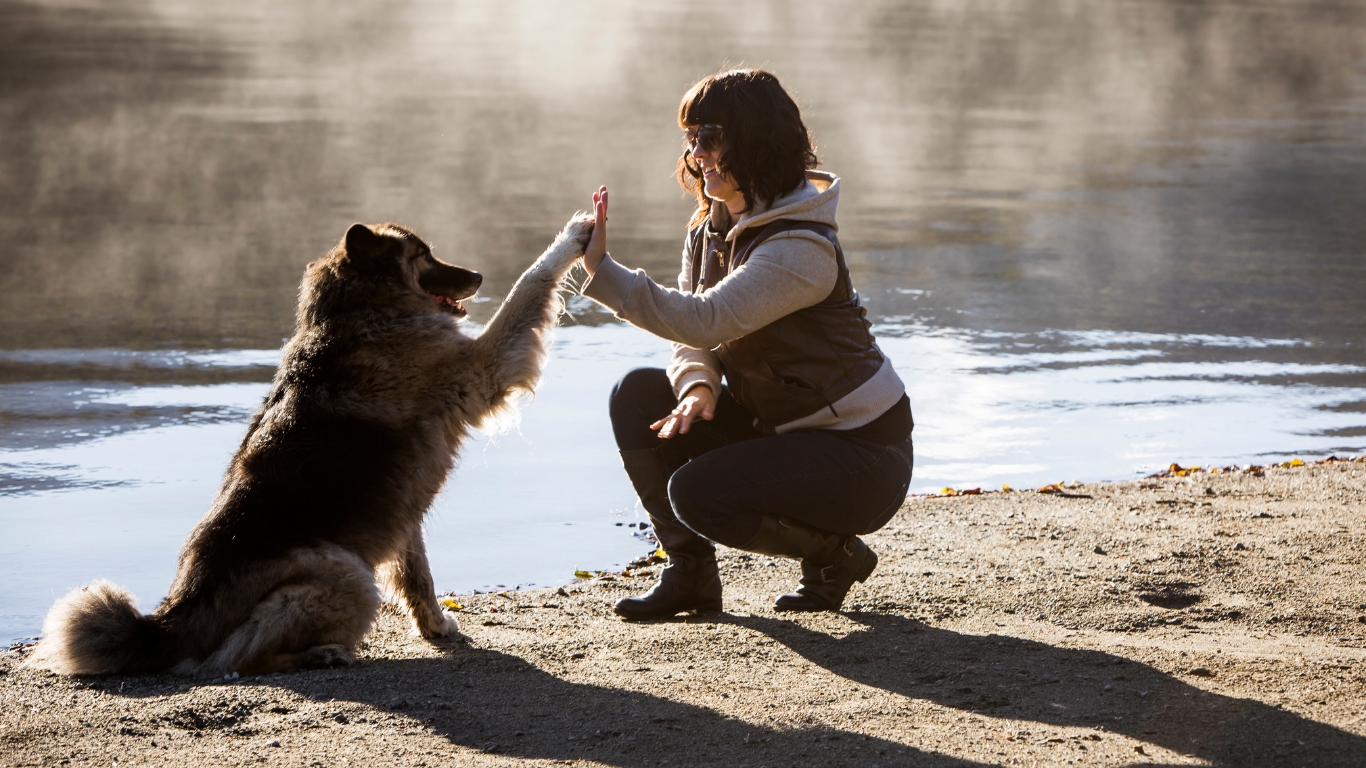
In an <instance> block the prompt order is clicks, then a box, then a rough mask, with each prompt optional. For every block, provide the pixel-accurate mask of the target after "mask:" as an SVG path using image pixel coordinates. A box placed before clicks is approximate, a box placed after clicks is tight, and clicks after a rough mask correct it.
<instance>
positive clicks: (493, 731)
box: [120, 612, 1366, 768]
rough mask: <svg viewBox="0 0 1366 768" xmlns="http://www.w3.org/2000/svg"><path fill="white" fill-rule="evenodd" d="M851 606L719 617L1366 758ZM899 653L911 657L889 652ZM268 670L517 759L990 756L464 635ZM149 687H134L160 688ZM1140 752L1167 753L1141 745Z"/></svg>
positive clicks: (889, 668) (1176, 736)
mask: <svg viewBox="0 0 1366 768" xmlns="http://www.w3.org/2000/svg"><path fill="white" fill-rule="evenodd" d="M845 616H846V617H847V618H849V619H850V620H851V621H852V622H854V623H855V624H856V625H858V626H857V628H856V629H855V630H854V631H852V632H849V633H848V634H846V635H844V636H843V637H833V636H831V635H829V634H827V633H825V632H820V631H816V630H812V629H807V628H805V627H802V626H801V625H799V624H796V623H793V622H791V621H787V620H783V619H777V618H771V617H761V616H749V617H738V616H728V615H723V616H721V617H719V618H718V619H716V620H717V621H719V622H724V623H731V624H735V625H737V626H742V627H746V628H748V629H750V630H753V631H755V632H758V633H762V634H764V635H767V636H768V637H771V638H773V639H774V640H775V641H776V642H778V643H781V644H782V645H784V646H786V647H787V648H790V649H791V650H792V651H793V652H795V653H796V654H798V655H800V656H802V657H803V658H805V659H807V660H809V661H810V662H812V663H813V664H816V665H818V666H820V667H822V668H824V669H826V670H829V671H830V672H832V673H834V674H836V675H839V676H841V677H843V678H845V679H847V680H850V681H853V682H856V683H860V684H862V685H866V686H871V687H875V688H879V689H882V690H885V691H887V692H889V693H892V694H896V695H899V696H904V697H906V698H908V699H912V700H920V701H925V702H932V703H934V704H936V705H939V706H943V707H948V708H953V709H957V710H960V711H965V712H973V713H975V714H977V715H979V716H983V717H990V718H1000V719H1002V720H1011V721H1017V722H1018V721H1026V722H1034V723H1038V724H1040V725H1041V726H1051V727H1062V726H1073V727H1075V726H1086V727H1090V728H1094V729H1099V730H1103V731H1107V732H1109V733H1113V734H1117V735H1123V736H1126V737H1129V738H1132V739H1135V740H1137V741H1141V742H1144V743H1147V744H1151V745H1155V746H1159V747H1163V748H1165V749H1169V750H1172V751H1174V752H1177V753H1178V754H1182V755H1188V756H1192V757H1197V758H1201V759H1203V760H1205V761H1208V763H1210V764H1212V765H1215V766H1269V765H1277V766H1280V765H1286V766H1289V765H1295V766H1320V767H1321V766H1360V765H1362V764H1363V760H1366V739H1364V738H1362V737H1360V736H1357V735H1354V734H1351V733H1348V732H1346V731H1343V730H1341V729H1338V728H1335V727H1333V726H1330V725H1327V724H1324V723H1320V722H1316V721H1313V720H1309V719H1305V718H1303V717H1300V716H1298V715H1296V714H1293V713H1290V712H1286V711H1283V710H1281V709H1278V708H1276V707H1272V706H1268V705H1266V704H1263V703H1261V702H1259V701H1255V700H1251V699H1239V698H1233V697H1229V696H1222V695H1219V694H1215V693H1210V692H1208V691H1204V690H1201V689H1200V688H1197V687H1195V686H1192V685H1189V684H1187V683H1185V682H1182V681H1181V680H1179V679H1177V678H1174V677H1172V676H1170V675H1168V674H1165V673H1163V672H1161V671H1159V670H1157V669H1155V668H1153V667H1151V666H1148V665H1146V664H1143V663H1140V662H1136V661H1133V660H1130V659H1127V658H1124V657H1121V656H1116V655H1113V654H1109V653H1105V652H1102V651H1095V650H1085V649H1075V648H1060V647H1056V646H1051V645H1047V644H1045V643H1039V642H1034V641H1030V640H1022V639H1018V638H1013V637H1006V636H999V635H983V636H979V635H967V634H960V633H957V632H952V631H949V630H944V629H936V628H934V627H929V626H926V625H924V624H921V623H919V622H917V621H914V620H911V619H907V618H904V617H900V616H895V615H888V614H877V613H860V612H854V613H847V614H845ZM698 650H699V652H705V649H702V648H699V649H698ZM889 658H890V659H893V660H896V661H899V662H900V663H896V664H887V663H885V661H886V659H889ZM638 671H639V672H641V673H643V674H647V673H649V672H650V670H648V669H644V668H642V669H641V670H638ZM260 682H262V683H266V684H271V685H275V686H278V687H279V688H281V689H285V690H291V691H294V692H296V693H298V694H299V695H301V696H304V697H306V698H309V699H312V700H314V701H318V702H324V703H330V702H333V701H335V702H354V703H358V704H364V705H368V706H370V707H373V708H375V709H377V710H380V711H385V712H392V713H394V714H396V715H402V716H405V717H410V718H413V719H415V720H417V721H420V722H422V723H423V724H424V725H425V727H426V728H428V729H429V730H430V731H431V732H432V733H434V734H436V735H438V736H441V737H443V738H445V739H446V740H448V741H449V742H450V743H451V744H452V745H458V746H462V747H467V748H470V749H475V750H480V751H485V752H490V753H496V754H501V755H507V756H511V757H518V758H527V759H550V760H576V759H591V760H595V761H598V762H601V763H604V764H608V765H615V766H632V767H634V766H647V765H649V766H658V765H661V764H662V763H663V761H666V760H667V761H668V764H669V765H721V764H724V765H755V766H758V765H813V766H838V765H857V766H871V765H884V766H890V765H915V766H945V767H947V766H953V767H955V768H968V767H969V766H983V765H987V763H980V762H976V761H973V760H966V759H960V758H955V757H951V756H948V755H943V754H939V753H935V752H929V751H925V750H921V749H917V748H915V747H911V746H907V745H905V744H902V743H898V742H896V741H890V740H885V739H878V738H872V737H868V736H864V735H862V734H860V733H857V732H853V731H847V730H842V729H839V728H835V727H831V726H829V725H827V724H824V723H820V722H818V721H816V719H815V718H814V717H813V718H812V719H811V721H810V724H809V725H805V726H799V727H786V728H782V727H776V726H766V725H763V724H759V723H753V722H747V721H745V720H740V719H737V718H734V717H730V716H728V715H726V714H723V713H721V712H718V711H716V710H713V709H710V708H708V707H706V706H701V705H695V704H688V703H683V702H680V701H677V700H674V699H672V698H669V697H668V692H667V690H666V689H667V688H668V687H671V686H675V685H677V686H686V685H687V684H688V681H687V680H686V679H677V678H674V679H664V678H656V680H655V683H656V685H657V686H658V687H659V688H660V689H661V695H655V694H650V693H643V692H638V691H632V690H625V689H620V688H612V687H608V686H604V685H596V684H591V683H574V682H569V681H566V680H563V679H561V678H559V677H556V676H555V675H553V674H551V673H548V672H546V671H544V670H541V669H540V668H538V667H536V666H535V665H533V664H532V663H530V662H528V661H527V660H525V659H523V658H521V657H519V656H515V655H512V654H508V653H504V652H500V651H494V650H488V649H482V648H475V647H471V646H467V645H464V644H463V643H456V644H451V645H449V646H447V647H446V649H445V653H444V654H443V655H442V656H441V657H439V658H430V659H403V660H381V661H372V662H363V663H361V664H359V665H357V666H355V667H352V668H350V669H346V670H337V671H332V672H311V673H303V674H298V675H287V676H284V677H280V678H264V679H261V680H260ZM1107 687H1108V690H1107ZM138 688H141V686H137V687H136V688H135V689H133V690H130V691H128V692H127V693H125V694H123V695H125V696H131V697H134V698H137V697H141V696H144V695H148V694H150V693H151V691H145V692H144V691H139V690H137V689H138ZM120 690H122V686H120ZM723 695H724V694H723ZM781 714H782V715H783V717H781V718H779V719H780V720H781V721H786V722H790V718H789V717H788V716H789V715H790V714H791V713H790V712H782V713H781ZM1140 763H1141V764H1143V765H1154V763H1152V762H1149V761H1147V760H1142V759H1138V758H1136V761H1135V764H1140Z"/></svg>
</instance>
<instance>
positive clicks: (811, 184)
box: [583, 171, 905, 432]
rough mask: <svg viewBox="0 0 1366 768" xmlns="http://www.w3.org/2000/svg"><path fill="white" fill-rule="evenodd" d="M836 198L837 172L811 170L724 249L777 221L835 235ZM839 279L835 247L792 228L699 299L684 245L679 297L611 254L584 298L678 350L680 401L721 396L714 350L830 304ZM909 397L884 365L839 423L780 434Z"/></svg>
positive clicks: (722, 214)
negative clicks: (819, 227) (698, 389)
mask: <svg viewBox="0 0 1366 768" xmlns="http://www.w3.org/2000/svg"><path fill="white" fill-rule="evenodd" d="M839 190H840V187H839V178H838V177H836V176H835V175H834V174H830V173H824V172H821V171H808V172H807V182H806V184H804V185H803V186H801V187H799V188H797V189H796V190H794V191H793V192H791V193H789V194H787V195H785V196H783V197H781V198H779V199H778V200H776V201H774V203H773V204H772V205H770V206H760V205H756V206H755V208H754V210H752V211H750V212H749V213H747V214H745V215H743V216H741V217H740V219H739V221H736V222H735V223H734V225H733V226H732V227H731V229H730V231H729V232H727V233H726V241H727V242H729V243H731V245H732V247H733V246H734V243H735V238H736V237H737V236H738V235H739V234H740V233H741V232H743V231H744V230H746V229H748V228H750V227H756V226H758V227H762V226H763V225H765V224H767V223H769V222H771V221H774V220H775V219H790V220H795V221H813V222H818V223H820V224H826V225H829V226H830V227H832V228H834V229H835V230H836V231H838V230H839V224H838V223H837V222H836V221H835V208H836V206H837V205H838V204H839ZM712 217H713V221H717V222H720V221H728V220H729V219H730V215H729V212H728V211H726V209H725V206H724V205H722V204H721V203H712ZM838 276H839V266H838V264H837V263H836V261H835V248H834V246H833V245H831V243H830V241H829V240H826V239H825V238H823V237H821V236H820V235H817V234H816V233H814V232H809V231H805V230H790V231H787V232H782V233H779V234H777V235H774V236H773V237H771V238H769V239H767V240H765V241H764V242H762V243H760V244H759V246H758V247H757V248H755V249H754V251H753V252H752V253H751V254H750V256H749V259H748V260H746V261H745V263H744V264H742V265H741V266H740V268H739V269H736V270H735V271H734V272H732V273H730V274H729V275H727V276H726V277H725V278H724V279H722V280H721V281H720V282H718V283H717V284H716V285H714V286H712V287H711V288H710V289H709V290H706V291H704V292H703V293H701V294H693V293H692V259H691V257H690V256H689V254H688V249H687V244H686V241H685V243H684V248H683V268H682V270H681V271H680V272H679V275H678V288H679V290H672V289H669V288H665V287H663V286H661V285H659V284H657V283H655V282H654V281H653V280H651V279H650V278H649V276H647V275H646V274H645V271H644V270H639V269H637V270H630V269H627V268H626V267H623V266H621V265H620V264H618V263H616V262H615V261H613V260H612V258H611V257H610V256H608V257H606V258H604V259H603V260H602V264H600V265H599V266H598V269H597V272H596V273H595V274H594V275H593V277H592V278H591V279H590V280H589V281H588V282H587V283H586V284H585V285H584V287H583V295H585V296H587V297H589V298H590V299H593V300H595V301H597V302H599V303H601V304H602V305H604V306H606V307H607V308H609V309H611V310H612V311H613V312H615V313H616V316H617V317H619V318H621V319H622V320H625V321H626V322H628V323H631V324H632V325H634V326H637V327H639V328H643V329H645V330H647V331H649V332H650V333H653V334H655V335H656V336H660V337H662V338H665V339H668V340H669V341H672V342H673V343H674V344H673V358H672V359H671V361H670V363H669V370H668V373H669V381H671V382H672V383H673V387H674V393H675V394H676V395H678V396H679V397H682V395H683V393H685V392H687V391H688V390H689V389H691V388H693V387H694V386H697V385H698V384H705V385H707V386H708V387H710V388H711V389H712V391H713V392H720V390H721V363H720V361H719V360H718V359H717V357H716V355H715V354H714V353H713V352H712V351H711V350H713V349H715V348H716V347H717V346H719V345H721V344H722V343H723V342H727V341H731V340H732V339H738V338H740V337H741V336H744V335H746V334H748V333H751V332H753V331H757V330H758V329H760V328H763V327H764V326H766V325H768V324H769V323H771V322H773V321H774V320H777V319H779V318H781V317H785V316H786V315H789V314H791V313H793V312H796V311H797V310H800V309H805V308H806V307H809V306H812V305H814V304H818V303H820V302H821V301H824V300H825V298H826V297H827V296H829V295H830V291H832V290H833V289H834V287H835V280H836V278H837V277H838ZM904 393H905V386H904V385H903V384H902V383H901V380H900V379H899V378H898V377H897V376H896V372H895V371H894V370H893V369H892V366H891V362H890V361H887V362H886V363H885V364H884V366H883V371H881V372H879V373H878V375H877V376H875V377H874V378H873V379H872V380H871V381H869V382H868V384H866V385H865V386H863V387H860V388H859V389H858V390H856V391H855V392H854V394H853V395H850V396H849V397H850V398H854V399H853V400H851V401H850V402H848V403H845V407H841V405H840V403H836V404H835V405H836V410H837V411H838V412H839V414H840V416H839V417H834V416H832V415H831V413H830V412H829V411H822V412H821V413H820V414H813V416H815V417H816V418H815V421H813V422H812V423H810V424H807V423H806V422H807V421H808V419H800V420H799V421H800V422H802V423H800V424H798V423H793V424H787V425H783V426H782V427H780V428H779V429H778V431H779V432H786V431H790V430H791V429H799V428H814V427H819V428H825V429H853V428H855V427H859V426H862V425H863V424H866V423H868V422H869V421H872V420H873V419H875V418H877V417H878V416H880V415H882V413H883V412H885V411H886V410H887V409H888V408H890V407H891V406H892V405H893V404H895V403H896V401H898V400H900V399H901V396H902V395H903V394H904ZM855 395H857V396H858V397H855ZM845 399H849V398H845ZM842 402H843V401H842ZM817 422H819V423H817Z"/></svg>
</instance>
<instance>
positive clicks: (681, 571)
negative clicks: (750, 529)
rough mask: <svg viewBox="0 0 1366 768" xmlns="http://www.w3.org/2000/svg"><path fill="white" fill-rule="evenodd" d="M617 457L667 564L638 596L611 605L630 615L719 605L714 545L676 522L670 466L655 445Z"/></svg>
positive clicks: (707, 609)
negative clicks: (648, 518) (667, 557)
mask: <svg viewBox="0 0 1366 768" xmlns="http://www.w3.org/2000/svg"><path fill="white" fill-rule="evenodd" d="M621 463H622V465H624V466H625V467H626V474H627V475H628V476H629V477H630V478H631V484H632V485H634V486H635V489H636V493H637V494H639V495H640V503H641V505H642V506H644V507H645V511H646V512H647V513H649V515H650V524H651V525H653V526H654V530H655V537H656V538H657V539H659V546H661V547H663V549H664V552H665V554H667V555H668V556H669V565H668V566H667V567H666V568H665V569H664V570H663V571H662V572H661V573H660V574H659V583H657V584H655V586H654V588H653V589H651V590H650V591H649V592H646V593H645V594H643V595H641V596H640V597H628V598H624V599H622V600H618V601H617V604H616V607H615V608H613V610H615V611H616V612H617V614H618V615H619V616H623V617H625V618H627V619H634V620H640V619H667V618H669V617H671V616H674V615H676V614H679V613H684V612H687V611H701V612H712V613H714V612H717V611H720V610H721V574H720V572H719V571H718V570H717V568H716V548H715V547H714V546H713V545H712V543H711V542H710V541H707V540H706V539H704V538H702V537H701V536H698V535H697V534H696V533H694V532H693V530H692V529H691V528H688V527H687V526H686V525H684V524H682V523H680V522H678V518H676V517H674V512H673V507H672V506H671V505H670V504H669V476H670V475H672V474H673V472H672V470H673V469H676V467H671V466H669V464H668V463H667V461H666V459H665V457H664V456H662V455H661V454H660V452H659V449H658V448H647V449H644V450H638V451H622V452H621Z"/></svg>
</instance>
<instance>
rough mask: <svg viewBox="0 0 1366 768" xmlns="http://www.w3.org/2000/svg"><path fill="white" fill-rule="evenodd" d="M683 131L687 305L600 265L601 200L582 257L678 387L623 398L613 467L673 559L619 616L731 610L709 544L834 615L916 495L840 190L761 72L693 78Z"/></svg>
mask: <svg viewBox="0 0 1366 768" xmlns="http://www.w3.org/2000/svg"><path fill="white" fill-rule="evenodd" d="M678 123H679V127H681V128H682V129H683V130H684V131H685V134H684V135H685V139H684V142H685V146H684V150H683V155H682V157H680V158H679V161H678V180H679V183H680V184H682V185H683V187H684V188H685V189H688V190H690V191H692V192H693V193H694V194H696V196H697V201H698V209H697V212H696V213H695V214H694V215H693V219H692V222H691V225H690V228H689V231H688V237H687V240H686V244H685V246H684V249H683V270H682V272H681V273H680V275H679V278H678V290H676V291H675V290H671V289H668V288H664V287H661V286H659V285H657V284H655V283H654V282H653V281H652V280H650V278H649V277H647V276H646V275H645V273H644V272H643V271H641V270H635V271H632V270H629V269H627V268H625V267H623V266H621V265H620V264H618V263H617V262H616V261H614V260H613V259H612V258H611V257H610V256H609V255H608V254H607V188H606V187H603V188H601V189H599V190H598V192H597V193H596V194H594V195H593V203H594V212H595V215H596V226H595V228H594V231H593V237H592V240H591V241H590V242H589V245H588V249H587V252H586V253H585V254H584V257H583V258H584V266H585V267H586V268H587V270H588V272H589V279H588V281H587V283H586V284H585V285H584V288H583V293H584V295H585V296H588V297H589V298H592V299H594V300H596V301H598V302H600V303H601V304H603V305H605V306H607V307H608V308H610V309H611V310H612V311H614V312H615V313H616V314H617V316H618V317H620V318H622V319H623V320H626V321H627V322H630V323H631V324H633V325H636V326H638V327H640V328H643V329H645V330H647V331H650V332H651V333H654V334H656V335H658V336H662V337H664V338H666V339H669V340H670V341H672V342H673V343H674V344H673V357H672V360H671V361H670V364H669V367H668V370H667V371H665V370H660V369H658V368H640V369H636V370H634V371H631V372H630V373H628V374H626V376H625V377H624V378H622V380H621V381H620V382H619V383H618V384H617V386H616V388H615V389H613V391H612V398H611V408H610V410H611V417H612V430H613V432H614V433H615V436H616V440H617V447H618V448H619V449H620V450H621V460H622V463H623V464H624V465H625V467H626V473H627V475H629V476H630V478H631V483H632V484H633V485H634V486H635V489H636V492H637V493H638V494H639V495H640V500H641V503H642V504H643V505H644V507H645V510H646V512H648V513H649V515H650V521H651V523H652V524H653V525H654V530H655V535H656V536H657V537H658V538H659V543H660V545H661V546H662V547H663V548H664V550H665V551H666V552H667V553H668V556H669V565H668V567H666V568H665V569H664V571H663V573H662V574H661V575H660V580H659V583H658V584H656V585H655V586H654V588H653V589H651V590H650V592H649V593H647V594H645V595H643V596H641V597H635V598H627V599H624V600H621V601H620V602H618V603H617V605H616V612H617V613H618V614H620V615H622V616H624V617H626V618H628V619H652V618H665V617H669V616H673V615H675V614H677V613H682V612H685V611H719V610H721V581H720V576H719V574H718V572H717V567H716V555H715V550H714V548H713V542H718V543H721V544H724V545H726V546H729V547H734V548H736V549H742V550H746V551H749V552H757V553H759V554H765V555H774V556H782V557H789V558H793V559H797V560H800V561H801V573H802V575H801V584H800V586H799V587H798V588H797V590H796V592H795V594H787V595H783V596H781V597H779V598H778V600H777V603H776V607H777V609H778V610H790V611H833V610H838V609H839V607H840V605H841V604H842V603H843V601H844V597H845V595H846V594H847V593H848V592H849V589H850V588H851V587H852V586H853V584H854V582H855V581H863V580H865V579H867V578H868V575H869V574H871V573H872V571H873V568H874V567H875V566H876V565H877V555H875V554H874V553H873V551H872V550H870V549H869V548H868V546H867V545H865V544H864V543H863V542H862V541H860V540H859V538H858V536H859V535H861V534H866V533H871V532H873V531H875V530H877V529H878V528H881V527H882V526H883V525H885V524H886V523H887V521H888V520H889V519H891V517H892V515H894V514H895V513H896V511H897V509H899V508H900V506H901V503H902V501H904V500H905V498H906V491H907V488H908V487H909V485H910V480H911V467H912V453H911V439H910V437H911V428H912V426H913V424H912V421H911V408H910V401H909V399H908V398H907V397H906V393H905V386H904V385H903V384H902V383H901V380H900V378H898V377H897V374H896V371H895V370H894V369H893V368H892V364H891V361H889V360H888V359H887V358H886V357H885V356H884V355H883V354H882V353H881V351H880V350H879V349H878V348H877V345H876V343H875V342H874V340H873V336H872V334H871V333H870V332H869V324H868V321H867V320H866V319H865V316H864V315H865V313H864V310H863V308H862V307H861V306H859V300H858V294H857V293H855V292H854V290H853V288H852V286H851V285H850V282H849V269H848V267H847V266H846V264H845V261H844V255H843V253H842V251H841V250H840V245H839V239H838V238H837V237H836V235H835V232H836V229H837V228H838V225H837V224H836V222H835V207H836V205H837V204H838V201H839V179H838V178H836V177H835V176H834V175H832V174H828V173H821V172H817V171H814V170H812V169H813V168H814V167H815V166H816V164H817V159H816V154H815V152H814V149H813V147H812V144H811V139H810V136H809V134H808V133H807V130H806V126H805V125H803V123H802V119H801V111H800V109H799V108H798V107H797V104H796V103H795V102H794V101H793V100H792V98H791V97H790V96H788V94H787V92H786V91H784V90H783V88H782V86H781V85H780V84H779V83H778V79H777V78H776V77H774V76H773V75H772V74H770V73H768V72H765V71H763V70H758V69H737V70H731V71H729V72H723V73H721V74H718V75H713V76H711V77H707V78H705V79H703V80H701V81H699V82H698V83H697V84H695V85H694V86H693V87H692V88H691V89H689V91H688V92H687V93H686V94H685V95H684V96H683V101H682V103H681V105H680V106H679V111H678ZM723 377H724V379H725V381H726V384H725V385H723V384H722V383H721V382H722V378H723Z"/></svg>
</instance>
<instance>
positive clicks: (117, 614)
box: [28, 580, 171, 675]
mask: <svg viewBox="0 0 1366 768" xmlns="http://www.w3.org/2000/svg"><path fill="white" fill-rule="evenodd" d="M170 639H171V637H170V633H169V632H168V631H167V630H166V629H165V628H164V627H163V626H162V625H161V624H159V623H158V622H156V621H155V620H153V619H152V617H150V616H143V615H142V614H141V613H139V612H138V609H137V604H136V602H135V600H134V598H133V596H132V595H131V594H130V593H129V592H128V590H126V589H124V588H122V587H119V586H116V585H114V584H111V583H110V582H108V581H104V580H100V581H96V582H95V583H93V584H91V585H90V586H87V587H82V588H80V589H75V590H72V591H71V592H70V593H68V594H67V596H66V597H63V598H62V599H61V600H58V601H57V604H56V605H54V606H52V610H50V611H48V614H47V619H46V620H45V621H44V622H43V639H42V640H40V641H39V642H38V646H37V647H36V648H35V649H34V654H33V656H32V657H31V658H30V659H29V661H28V664H29V665H30V666H35V667H39V668H42V669H50V670H52V671H53V672H58V673H60V674H65V675H108V674H118V673H131V672H150V671H154V670H157V669H160V668H162V667H164V666H165V662H164V658H165V652H166V649H167V647H168V645H169V644H170V642H169V641H170Z"/></svg>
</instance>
